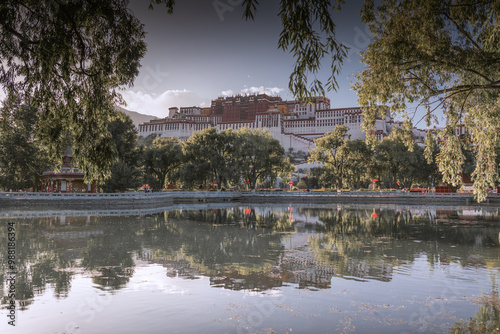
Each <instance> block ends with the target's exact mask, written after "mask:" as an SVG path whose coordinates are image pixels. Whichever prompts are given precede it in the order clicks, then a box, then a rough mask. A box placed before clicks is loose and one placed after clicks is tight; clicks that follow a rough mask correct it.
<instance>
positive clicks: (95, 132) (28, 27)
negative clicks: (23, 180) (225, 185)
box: [0, 0, 146, 181]
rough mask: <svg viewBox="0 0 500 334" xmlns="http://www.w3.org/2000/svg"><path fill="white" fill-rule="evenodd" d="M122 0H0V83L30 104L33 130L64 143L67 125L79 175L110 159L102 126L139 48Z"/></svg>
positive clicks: (90, 175)
mask: <svg viewBox="0 0 500 334" xmlns="http://www.w3.org/2000/svg"><path fill="white" fill-rule="evenodd" d="M127 4H128V1H125V0H111V1H49V2H46V1H13V0H6V1H2V4H1V5H0V12H1V15H0V58H1V59H2V63H3V65H2V66H1V67H0V84H1V85H2V86H3V87H4V89H5V90H6V91H7V93H8V95H9V96H13V95H16V94H17V95H19V98H20V99H21V101H22V103H24V104H27V105H36V106H37V112H38V114H39V118H38V122H39V126H38V136H39V138H41V139H42V140H43V142H44V144H45V145H46V146H47V147H48V148H49V149H50V151H51V152H52V153H59V154H60V153H61V152H63V151H64V149H65V147H64V145H66V143H64V136H65V133H66V131H67V130H69V131H71V134H72V135H71V137H72V138H73V143H72V147H73V151H74V153H75V158H76V160H77V163H78V166H79V168H80V169H81V170H82V171H84V172H85V175H86V179H87V180H89V181H90V180H92V179H97V180H102V179H103V178H104V177H105V176H106V175H107V174H108V172H109V170H110V168H111V166H112V163H113V160H114V159H115V155H114V150H113V141H112V139H111V135H110V134H109V132H108V131H107V127H108V120H109V118H110V117H112V116H113V113H114V105H115V104H116V103H118V102H121V101H122V100H121V97H120V95H119V94H118V92H117V91H116V90H117V89H118V88H120V87H123V86H126V85H130V84H132V83H133V80H134V78H135V76H136V75H137V74H138V69H139V66H140V59H141V58H142V56H143V55H144V53H145V51H146V44H145V43H144V37H145V33H144V28H143V25H142V24H141V23H140V22H139V21H138V20H137V19H136V18H135V17H134V16H133V15H132V13H131V12H130V11H129V10H128V9H127Z"/></svg>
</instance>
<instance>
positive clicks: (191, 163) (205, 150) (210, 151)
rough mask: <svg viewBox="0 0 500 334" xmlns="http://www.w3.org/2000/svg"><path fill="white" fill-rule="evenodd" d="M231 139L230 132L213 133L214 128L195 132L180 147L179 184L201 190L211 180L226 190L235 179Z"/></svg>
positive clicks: (233, 136)
mask: <svg viewBox="0 0 500 334" xmlns="http://www.w3.org/2000/svg"><path fill="white" fill-rule="evenodd" d="M235 139H236V136H235V134H234V132H233V131H232V130H231V129H228V130H225V131H222V132H217V129H216V128H215V127H211V128H208V129H204V130H202V131H200V132H195V133H194V134H193V135H192V136H191V137H189V138H188V139H187V140H186V141H185V142H184V143H183V145H182V151H183V154H184V170H183V171H182V182H183V183H185V184H189V185H196V184H197V185H199V186H205V185H207V184H208V183H210V184H211V183H212V181H213V180H215V181H216V182H217V185H218V186H219V187H226V186H227V184H228V181H229V180H232V179H233V177H234V176H235V175H236V174H235V170H236V163H235V161H234V152H235V151H234V141H235Z"/></svg>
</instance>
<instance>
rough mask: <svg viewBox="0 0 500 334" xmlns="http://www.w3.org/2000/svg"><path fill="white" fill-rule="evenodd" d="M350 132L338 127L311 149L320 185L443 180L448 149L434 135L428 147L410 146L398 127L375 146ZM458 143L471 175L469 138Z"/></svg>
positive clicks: (463, 167)
mask: <svg viewBox="0 0 500 334" xmlns="http://www.w3.org/2000/svg"><path fill="white" fill-rule="evenodd" d="M347 132H348V129H347V127H346V126H344V125H342V126H337V127H336V128H335V130H334V131H332V132H330V133H327V134H326V135H325V136H324V137H321V138H318V139H316V140H315V144H316V148H315V149H313V150H311V151H310V156H309V158H308V159H309V161H310V162H318V163H321V164H322V167H321V168H318V169H317V170H316V171H314V172H313V173H312V174H311V176H316V177H317V178H318V182H319V184H322V185H326V186H332V187H336V188H337V189H342V188H352V187H355V188H359V187H367V186H368V185H369V184H372V183H374V184H375V185H376V186H377V187H383V188H409V187H411V186H413V185H415V184H419V185H420V186H423V187H434V186H438V185H440V184H441V183H442V182H443V174H441V172H440V171H439V168H438V164H439V162H440V157H441V156H442V155H446V154H447V152H446V151H445V152H442V146H441V147H440V146H439V145H437V143H436V140H435V138H433V139H432V138H431V139H432V141H433V142H432V143H430V144H429V145H428V146H427V148H426V149H424V148H423V147H421V146H419V145H417V144H415V143H414V144H413V145H412V146H411V147H410V149H408V147H407V143H405V140H404V139H403V138H401V137H402V132H400V131H397V130H396V131H394V132H393V133H391V135H390V136H388V137H386V138H384V139H383V140H380V141H376V142H375V143H373V145H369V144H367V142H366V141H365V140H350V139H349V136H348V134H347ZM459 145H460V148H461V154H462V155H463V156H464V157H465V158H464V159H463V160H459V161H457V163H459V164H460V166H459V169H460V171H461V172H462V174H464V173H466V174H469V175H470V174H472V173H474V171H475V170H476V165H477V162H476V160H475V159H474V154H473V148H471V147H470V145H469V144H468V143H467V141H462V142H460V141H459ZM497 150H499V149H498V148H497ZM498 160H500V159H498V158H497V162H496V163H497V164H498V163H499V162H500V161H498ZM496 175H497V176H498V170H497V171H496Z"/></svg>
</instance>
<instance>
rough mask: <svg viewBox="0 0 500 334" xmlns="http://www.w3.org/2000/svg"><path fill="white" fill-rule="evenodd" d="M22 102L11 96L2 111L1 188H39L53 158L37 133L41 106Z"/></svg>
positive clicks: (0, 142)
mask: <svg viewBox="0 0 500 334" xmlns="http://www.w3.org/2000/svg"><path fill="white" fill-rule="evenodd" d="M19 103H20V101H19V100H12V99H10V100H8V101H5V102H4V105H3V106H2V108H1V110H0V112H1V117H0V188H3V189H13V190H19V189H22V190H25V189H29V188H34V190H37V189H39V187H40V185H41V184H40V178H39V176H40V174H42V172H43V171H44V170H46V169H49V168H50V167H52V166H51V162H52V161H53V160H51V159H50V157H49V155H48V153H47V152H46V150H44V149H43V148H42V147H41V146H40V142H39V141H37V140H36V138H35V136H34V134H35V133H36V120H37V118H36V113H37V109H36V108H34V107H32V106H26V105H20V104H19Z"/></svg>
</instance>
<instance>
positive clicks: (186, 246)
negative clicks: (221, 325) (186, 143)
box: [0, 206, 500, 309]
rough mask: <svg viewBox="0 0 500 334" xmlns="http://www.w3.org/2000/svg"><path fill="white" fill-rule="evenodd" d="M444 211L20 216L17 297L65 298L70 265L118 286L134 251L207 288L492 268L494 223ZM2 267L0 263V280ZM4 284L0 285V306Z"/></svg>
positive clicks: (317, 283) (320, 284)
mask: <svg viewBox="0 0 500 334" xmlns="http://www.w3.org/2000/svg"><path fill="white" fill-rule="evenodd" d="M448 215H449V216H451V217H455V218H453V219H446V220H442V221H441V220H439V222H437V221H436V220H435V219H434V220H432V221H430V220H429V216H428V215H427V214H426V212H425V211H423V210H422V212H410V211H396V210H388V209H384V210H380V209H375V210H373V209H354V208H353V209H351V208H344V207H341V206H339V208H338V209H335V210H331V209H321V208H320V209H307V210H302V209H301V208H300V207H297V208H293V209H292V208H291V206H290V208H288V209H287V208H282V209H279V210H277V209H271V208H264V209H262V208H252V207H238V208H230V209H209V210H187V211H186V210H178V211H169V212H164V213H162V214H157V215H151V216H144V217H106V218H104V217H99V218H92V219H91V218H87V217H80V218H76V217H66V219H62V218H51V219H45V218H44V219H39V220H35V219H31V220H22V221H21V220H19V221H16V227H17V229H18V230H17V232H16V239H17V243H16V256H17V259H16V261H17V262H16V264H17V270H18V273H17V275H16V278H17V281H16V297H17V298H18V299H17V300H18V302H19V303H20V307H19V308H20V309H22V308H27V307H28V306H29V305H30V303H32V302H33V299H34V297H35V296H36V295H37V294H42V293H44V292H45V291H46V289H47V288H48V287H50V288H52V289H54V291H55V296H56V298H64V297H66V296H67V295H68V292H69V290H70V288H71V280H72V278H73V276H74V275H75V272H76V271H77V270H79V268H78V267H83V269H85V270H88V271H89V272H90V274H91V275H92V277H93V282H94V283H95V284H98V285H99V286H100V287H101V288H110V289H120V288H122V287H123V286H124V285H125V284H127V282H128V281H129V279H130V277H131V276H132V275H133V273H134V266H135V264H134V256H138V257H139V258H141V259H144V260H147V261H151V262H155V263H161V264H163V265H164V266H165V267H166V268H167V275H168V276H170V277H173V276H180V277H184V278H190V279H193V278H196V277H197V276H199V275H206V276H209V277H210V282H211V284H212V285H213V286H217V287H225V288H229V289H256V290H264V289H269V288H272V287H277V286H281V285H282V284H283V283H284V282H286V283H294V284H298V286H299V287H310V286H313V287H316V288H327V287H329V286H330V284H331V279H332V277H333V276H334V275H337V276H341V277H349V278H355V279H358V278H361V279H366V278H373V279H379V280H390V279H391V276H392V270H393V268H394V267H395V266H398V265H401V264H402V263H411V262H413V261H414V260H415V258H417V257H421V256H422V255H425V256H426V258H427V261H428V262H429V265H431V266H434V265H436V264H437V265H439V264H443V265H447V264H448V263H452V262H455V263H459V264H461V265H463V266H476V267H488V268H499V267H500V260H499V259H495V258H492V257H485V256H483V254H482V252H483V251H484V250H485V247H491V246H492V245H493V246H495V247H498V225H495V223H494V222H489V221H482V220H481V219H477V220H475V221H474V222H473V223H471V222H470V219H469V220H468V221H466V222H464V221H463V220H459V219H458V218H461V217H462V216H463V214H459V213H453V212H452V213H449V214H448ZM439 217H440V218H439V219H443V217H442V216H439ZM318 221H319V222H320V223H318ZM463 225H465V226H467V228H462V227H461V226H463ZM297 231H298V232H300V233H296V232H297ZM0 240H7V229H5V228H2V229H0ZM6 254H7V244H6V243H0V260H2V262H3V263H5V260H4V258H3V257H5V256H6ZM494 270H497V269H494ZM6 272H7V270H6V268H5V267H2V268H0V279H1V281H2V282H5V280H6ZM5 292H6V290H5V287H4V289H3V290H1V289H0V298H1V300H2V301H1V302H2V304H5V303H7V299H6V298H7V297H6V295H5Z"/></svg>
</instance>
